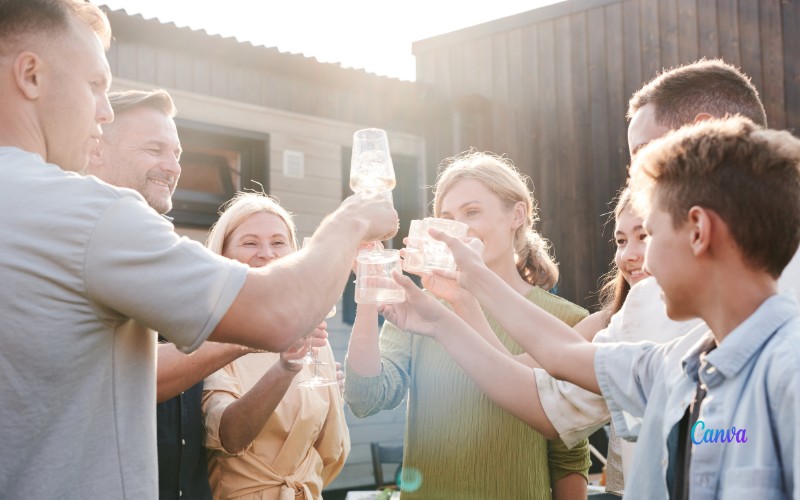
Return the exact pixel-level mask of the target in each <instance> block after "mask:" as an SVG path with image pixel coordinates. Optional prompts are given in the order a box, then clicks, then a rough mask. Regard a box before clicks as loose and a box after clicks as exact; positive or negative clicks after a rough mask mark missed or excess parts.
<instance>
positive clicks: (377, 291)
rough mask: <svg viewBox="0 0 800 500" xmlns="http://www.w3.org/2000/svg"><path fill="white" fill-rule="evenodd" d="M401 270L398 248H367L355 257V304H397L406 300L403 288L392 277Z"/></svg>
mask: <svg viewBox="0 0 800 500" xmlns="http://www.w3.org/2000/svg"><path fill="white" fill-rule="evenodd" d="M395 271H397V272H398V273H399V272H402V267H401V265H400V251H399V250H367V251H364V252H361V253H359V254H358V256H357V257H356V290H355V301H356V303H357V304H397V303H399V302H403V301H405V300H406V294H405V292H404V291H403V288H402V287H401V286H400V284H399V283H397V282H396V281H395V280H394V278H393V277H392V273H393V272H395Z"/></svg>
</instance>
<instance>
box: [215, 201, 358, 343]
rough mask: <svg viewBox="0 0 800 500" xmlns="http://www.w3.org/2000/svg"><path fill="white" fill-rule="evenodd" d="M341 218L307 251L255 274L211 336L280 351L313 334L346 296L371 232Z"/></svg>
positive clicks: (328, 221)
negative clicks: (360, 250) (355, 262)
mask: <svg viewBox="0 0 800 500" xmlns="http://www.w3.org/2000/svg"><path fill="white" fill-rule="evenodd" d="M337 214H338V215H339V216H338V217H330V218H328V219H326V221H324V222H323V224H322V225H321V226H320V228H319V229H318V230H317V232H316V233H315V234H314V237H313V238H312V240H311V242H310V243H309V244H308V245H306V246H305V247H304V248H303V249H302V250H300V251H298V252H295V253H294V254H291V255H289V256H286V257H284V258H282V259H279V260H277V261H275V262H273V263H271V264H270V265H269V266H266V267H263V268H259V269H252V270H250V272H249V273H248V277H247V280H246V282H245V284H244V286H243V287H242V290H241V291H240V293H239V295H238V296H237V298H236V300H235V301H234V303H233V304H232V305H231V307H230V309H229V310H228V312H227V313H226V314H225V316H224V317H223V318H222V320H221V321H220V323H219V325H218V326H217V328H216V329H215V330H214V333H213V335H212V336H211V337H210V338H211V339H212V340H216V341H220V342H233V343H238V344H242V345H247V346H251V347H255V348H258V349H264V350H268V351H273V352H280V351H284V350H286V349H288V348H289V347H290V346H291V345H292V344H293V343H294V342H295V341H296V340H297V339H299V338H300V337H302V336H304V335H305V334H307V333H308V332H309V331H311V330H313V329H314V327H315V326H316V325H318V324H319V323H320V322H321V321H322V320H323V319H324V318H325V316H326V315H327V313H328V312H329V311H330V309H331V307H332V306H333V305H334V304H335V303H336V301H337V300H338V298H339V297H340V296H341V293H342V290H343V289H344V286H345V284H346V282H347V279H348V277H349V276H350V268H351V266H352V263H353V259H354V258H355V255H356V250H357V246H358V244H359V243H360V242H361V239H362V238H363V237H364V236H365V234H366V233H365V231H366V225H365V224H364V223H363V221H362V219H361V218H359V217H355V216H353V214H347V215H348V217H344V216H343V215H342V213H341V212H337ZM337 214H335V215H337ZM287 284H291V286H287Z"/></svg>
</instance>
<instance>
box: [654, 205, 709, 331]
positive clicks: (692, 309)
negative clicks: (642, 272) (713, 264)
mask: <svg viewBox="0 0 800 500" xmlns="http://www.w3.org/2000/svg"><path fill="white" fill-rule="evenodd" d="M656 200H657V197H656ZM656 200H654V201H653V202H652V206H651V208H650V211H649V213H648V215H647V218H646V219H645V221H644V227H645V230H646V231H647V234H648V240H647V250H646V251H645V265H644V266H645V269H646V270H647V272H648V273H649V274H652V275H653V276H654V277H655V278H656V281H658V284H659V286H661V290H662V291H663V296H664V303H665V304H666V309H667V316H669V317H670V319H673V320H676V321H682V320H687V319H690V318H694V317H696V316H697V315H698V314H697V311H696V306H697V304H696V301H695V300H693V298H694V294H693V292H695V291H696V290H693V289H696V288H697V287H698V286H702V284H701V283H697V279H699V278H700V277H701V276H702V275H703V273H704V272H703V271H702V270H701V269H700V268H698V266H697V264H696V260H697V259H694V258H693V254H692V249H691V244H690V242H691V240H692V235H691V231H692V225H691V224H690V223H689V222H688V221H687V222H685V223H683V224H682V225H681V226H680V227H679V228H677V229H676V228H675V227H674V225H673V222H672V221H673V219H672V216H671V215H670V214H669V213H668V212H666V211H665V210H664V209H662V208H661V207H660V204H659V203H658V202H657V201H656Z"/></svg>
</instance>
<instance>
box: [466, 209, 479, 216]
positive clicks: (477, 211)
mask: <svg viewBox="0 0 800 500" xmlns="http://www.w3.org/2000/svg"><path fill="white" fill-rule="evenodd" d="M466 213H467V217H472V216H474V215H478V214H479V213H480V211H479V210H477V209H475V208H470V209H469V210H467V212H466Z"/></svg>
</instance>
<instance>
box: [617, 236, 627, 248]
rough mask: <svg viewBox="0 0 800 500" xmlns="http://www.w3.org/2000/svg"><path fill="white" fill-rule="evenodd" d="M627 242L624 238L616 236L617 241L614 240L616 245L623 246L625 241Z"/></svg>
mask: <svg viewBox="0 0 800 500" xmlns="http://www.w3.org/2000/svg"><path fill="white" fill-rule="evenodd" d="M627 242H628V240H626V239H625V238H617V241H616V243H617V246H618V247H621V246H624V245H625V243H627Z"/></svg>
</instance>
